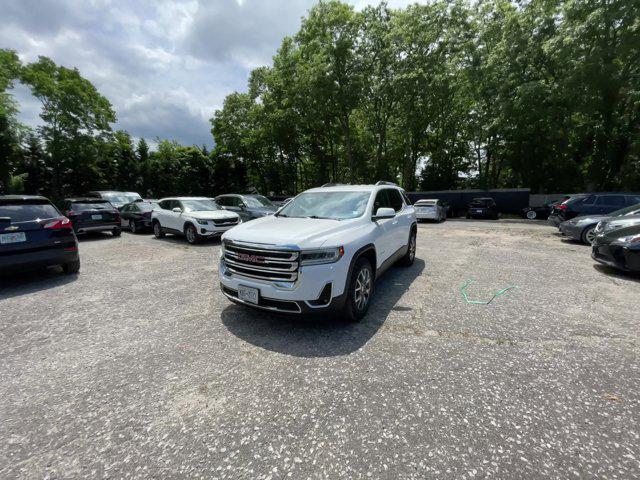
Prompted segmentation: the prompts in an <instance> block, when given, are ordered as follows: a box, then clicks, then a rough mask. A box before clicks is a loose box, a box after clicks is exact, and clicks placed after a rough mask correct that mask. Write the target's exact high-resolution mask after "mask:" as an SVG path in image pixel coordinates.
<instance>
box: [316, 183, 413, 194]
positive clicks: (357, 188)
mask: <svg viewBox="0 0 640 480" xmlns="http://www.w3.org/2000/svg"><path fill="white" fill-rule="evenodd" d="M388 188H392V189H395V190H399V191H402V188H400V187H398V186H397V185H332V186H330V187H316V188H310V189H309V190H306V192H377V191H378V190H382V189H388Z"/></svg>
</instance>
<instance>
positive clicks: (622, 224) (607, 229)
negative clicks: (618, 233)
mask: <svg viewBox="0 0 640 480" xmlns="http://www.w3.org/2000/svg"><path fill="white" fill-rule="evenodd" d="M637 224H638V222H637V221H634V220H627V221H623V220H618V221H617V222H609V223H607V224H606V225H605V226H604V231H605V232H610V231H612V230H617V229H619V228H624V227H632V226H634V225H637Z"/></svg>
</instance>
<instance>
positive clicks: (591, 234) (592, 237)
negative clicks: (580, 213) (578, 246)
mask: <svg viewBox="0 0 640 480" xmlns="http://www.w3.org/2000/svg"><path fill="white" fill-rule="evenodd" d="M584 237H585V239H586V240H587V243H588V244H589V245H593V242H595V241H596V229H595V228H590V229H589V230H587V233H585V234H584Z"/></svg>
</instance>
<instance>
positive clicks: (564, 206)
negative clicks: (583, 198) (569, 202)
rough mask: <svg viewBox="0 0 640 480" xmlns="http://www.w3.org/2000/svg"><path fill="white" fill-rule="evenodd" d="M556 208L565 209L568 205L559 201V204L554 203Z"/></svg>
mask: <svg viewBox="0 0 640 480" xmlns="http://www.w3.org/2000/svg"><path fill="white" fill-rule="evenodd" d="M556 208H557V209H558V210H566V209H567V208H568V207H567V206H566V205H565V204H564V203H561V204H560V205H556Z"/></svg>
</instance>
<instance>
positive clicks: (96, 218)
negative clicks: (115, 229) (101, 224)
mask: <svg viewBox="0 0 640 480" xmlns="http://www.w3.org/2000/svg"><path fill="white" fill-rule="evenodd" d="M91 220H102V215H91Z"/></svg>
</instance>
